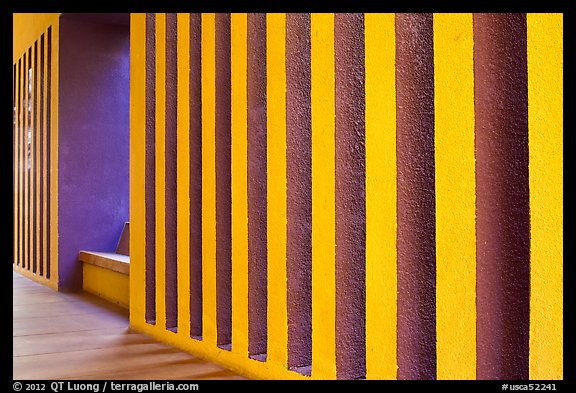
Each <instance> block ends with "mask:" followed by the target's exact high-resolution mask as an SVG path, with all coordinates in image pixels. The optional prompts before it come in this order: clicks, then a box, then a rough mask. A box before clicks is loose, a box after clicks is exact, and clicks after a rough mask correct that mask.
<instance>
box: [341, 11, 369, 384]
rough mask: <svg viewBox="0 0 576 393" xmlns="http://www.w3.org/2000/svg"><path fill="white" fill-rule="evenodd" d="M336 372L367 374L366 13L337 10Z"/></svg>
mask: <svg viewBox="0 0 576 393" xmlns="http://www.w3.org/2000/svg"><path fill="white" fill-rule="evenodd" d="M334 59H335V76H336V79H335V82H336V86H335V87H336V129H335V142H336V156H335V157H336V166H335V169H336V184H335V185H336V375H337V378H338V379H359V378H365V375H366V332H365V330H366V277H365V276H366V191H365V188H366V187H365V185H366V184H365V183H366V147H365V143H364V142H365V130H366V129H365V119H364V112H365V97H364V96H365V94H364V16H363V14H335V16H334Z"/></svg>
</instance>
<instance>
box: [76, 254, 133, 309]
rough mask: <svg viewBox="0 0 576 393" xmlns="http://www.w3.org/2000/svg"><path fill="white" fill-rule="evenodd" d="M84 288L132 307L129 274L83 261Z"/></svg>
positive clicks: (113, 301)
mask: <svg viewBox="0 0 576 393" xmlns="http://www.w3.org/2000/svg"><path fill="white" fill-rule="evenodd" d="M82 289H83V290H84V291H86V292H90V293H92V294H94V295H96V296H98V297H101V298H103V299H106V300H108V301H109V302H112V303H115V304H118V305H119V306H122V307H124V308H130V279H129V276H128V275H127V274H122V273H118V272H115V271H111V270H109V269H106V268H103V267H100V266H94V265H90V264H87V263H83V264H82Z"/></svg>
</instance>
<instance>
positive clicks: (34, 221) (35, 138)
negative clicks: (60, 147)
mask: <svg viewBox="0 0 576 393" xmlns="http://www.w3.org/2000/svg"><path fill="white" fill-rule="evenodd" d="M33 68H34V71H33V72H34V79H33V80H34V85H33V87H32V88H33V91H34V99H33V102H32V112H33V116H32V118H33V126H32V127H31V130H32V141H33V143H32V146H33V150H32V157H33V158H34V159H33V160H32V163H33V167H32V168H31V170H30V173H31V174H32V212H33V215H32V271H33V272H34V273H36V271H37V269H38V262H39V261H38V247H37V245H36V244H37V243H36V241H37V240H38V239H37V235H36V233H37V231H36V229H37V228H38V210H37V205H36V198H37V197H38V193H37V189H36V188H37V187H36V179H37V177H38V171H37V170H36V162H37V160H38V155H37V151H38V150H37V148H36V146H37V143H38V41H36V42H34V67H33Z"/></svg>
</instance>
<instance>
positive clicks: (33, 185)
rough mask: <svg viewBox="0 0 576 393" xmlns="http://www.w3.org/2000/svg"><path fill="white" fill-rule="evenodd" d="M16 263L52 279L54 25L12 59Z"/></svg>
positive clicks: (36, 274)
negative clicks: (51, 205) (15, 59)
mask: <svg viewBox="0 0 576 393" xmlns="http://www.w3.org/2000/svg"><path fill="white" fill-rule="evenodd" d="M13 78H14V79H13V100H14V130H13V131H14V134H13V135H14V136H13V137H14V166H13V168H14V234H15V236H14V239H15V241H14V261H13V264H14V265H15V267H17V268H20V269H22V270H24V271H26V272H29V273H31V274H32V275H34V276H35V277H38V278H39V279H41V280H42V279H45V280H50V259H51V258H50V254H51V253H50V242H51V233H52V232H51V231H50V222H51V220H50V217H51V213H50V194H51V193H50V186H51V185H50V173H51V170H50V168H51V159H50V158H51V157H50V156H51V154H50V148H51V139H52V138H51V125H52V122H51V110H52V106H51V105H52V103H51V101H52V26H50V27H48V29H47V30H46V31H45V32H43V33H42V34H41V35H40V37H39V38H38V40H36V41H35V42H33V43H32V44H31V46H30V47H29V48H28V50H27V51H26V52H25V53H24V54H23V55H22V57H21V58H20V59H18V60H17V61H16V62H15V63H14V67H13Z"/></svg>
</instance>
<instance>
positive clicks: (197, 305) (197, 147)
mask: <svg viewBox="0 0 576 393" xmlns="http://www.w3.org/2000/svg"><path fill="white" fill-rule="evenodd" d="M201 25H202V20H201V17H200V14H190V38H189V39H188V40H189V45H190V56H189V58H188V61H189V64H190V67H189V71H188V72H189V89H188V91H189V94H190V96H189V102H190V105H189V108H190V112H189V115H188V116H189V119H188V121H189V127H190V130H189V135H190V142H189V143H190V145H189V148H190V151H189V155H190V161H189V168H190V180H189V187H190V193H189V195H190V196H189V198H190V296H189V298H190V335H191V336H195V337H201V336H202V181H201V180H202V94H201V92H202V75H201V73H200V69H201V66H202V53H201V50H202V44H201ZM183 63H184V64H186V63H185V62H183Z"/></svg>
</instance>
